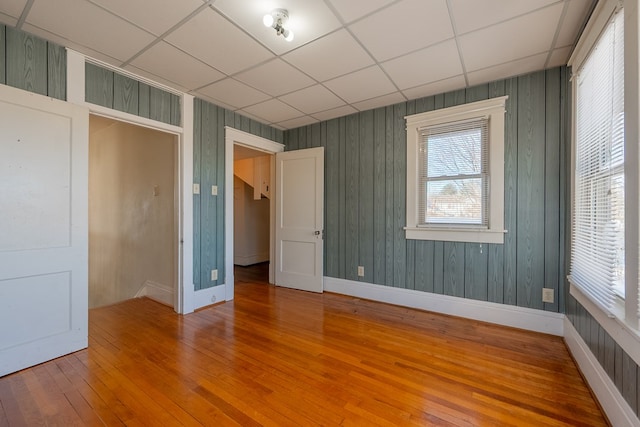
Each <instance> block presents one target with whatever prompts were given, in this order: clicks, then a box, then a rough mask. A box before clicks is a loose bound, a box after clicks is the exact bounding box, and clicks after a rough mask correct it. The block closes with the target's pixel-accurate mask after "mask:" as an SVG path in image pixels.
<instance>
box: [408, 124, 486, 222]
mask: <svg viewBox="0 0 640 427" xmlns="http://www.w3.org/2000/svg"><path fill="white" fill-rule="evenodd" d="M488 123H489V120H488V118H486V117H480V118H475V119H471V120H463V121H457V122H451V123H446V124H442V125H437V126H431V127H427V128H424V129H422V130H421V133H420V142H419V147H418V150H419V153H420V160H419V166H420V170H419V175H418V185H419V190H418V191H419V194H420V199H419V204H418V218H419V222H418V226H438V225H447V226H451V225H466V226H470V227H484V228H486V227H487V224H488V205H489V203H488V182H489V177H488V170H489V165H488V159H489V154H488V150H489V140H488Z"/></svg>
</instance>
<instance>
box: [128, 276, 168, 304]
mask: <svg viewBox="0 0 640 427" xmlns="http://www.w3.org/2000/svg"><path fill="white" fill-rule="evenodd" d="M140 297H148V298H151V299H152V300H154V301H158V302H159V303H162V304H165V305H168V306H170V307H173V288H172V287H171V286H167V285H163V284H162V283H157V282H154V281H151V280H147V281H146V282H144V283H143V284H142V286H141V287H140V289H139V290H138V292H136V295H135V298H140Z"/></svg>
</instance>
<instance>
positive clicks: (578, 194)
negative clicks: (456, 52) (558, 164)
mask: <svg viewBox="0 0 640 427" xmlns="http://www.w3.org/2000/svg"><path fill="white" fill-rule="evenodd" d="M574 81H575V83H574V85H575V89H576V96H575V110H576V116H575V146H574V150H575V153H574V186H573V217H572V225H573V227H572V238H571V268H570V276H569V280H570V282H571V284H572V285H573V286H575V287H577V288H579V289H580V291H582V292H583V293H584V294H585V295H586V296H587V297H589V298H590V299H591V300H592V301H593V302H594V303H595V304H596V305H598V306H599V307H600V308H601V309H603V310H605V311H606V312H607V313H613V312H614V311H615V309H614V306H615V305H616V304H615V303H616V300H617V299H618V298H622V299H623V298H624V297H625V149H624V144H625V132H624V15H623V10H622V9H620V10H619V11H617V12H616V13H614V15H613V16H612V17H611V19H610V20H609V22H608V23H607V25H606V27H605V28H604V31H603V32H602V33H601V34H600V37H599V38H598V40H597V41H596V43H595V45H594V47H593V49H592V50H591V52H590V53H589V54H588V56H586V58H585V60H584V62H583V63H582V64H581V66H580V67H579V68H578V71H577V73H576V75H575V76H574Z"/></svg>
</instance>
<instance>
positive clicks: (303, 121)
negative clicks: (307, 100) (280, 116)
mask: <svg viewBox="0 0 640 427" xmlns="http://www.w3.org/2000/svg"><path fill="white" fill-rule="evenodd" d="M318 122H319V120H318V119H315V118H313V117H311V116H302V117H298V118H296V119H291V120H285V121H283V122H280V123H278V125H280V126H282V127H283V128H285V129H295V128H299V127H300V126H307V125H311V124H313V123H318Z"/></svg>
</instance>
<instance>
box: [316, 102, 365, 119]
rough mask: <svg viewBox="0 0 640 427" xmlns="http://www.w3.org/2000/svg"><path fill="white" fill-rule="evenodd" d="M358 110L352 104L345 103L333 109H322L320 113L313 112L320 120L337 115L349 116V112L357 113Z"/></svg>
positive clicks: (333, 117)
mask: <svg viewBox="0 0 640 427" xmlns="http://www.w3.org/2000/svg"><path fill="white" fill-rule="evenodd" d="M357 112H358V110H356V109H355V108H353V107H352V106H351V105H343V106H342V107H338V108H334V109H332V110H327V111H320V112H318V113H313V117H315V118H316V119H318V120H323V121H324V120H331V119H335V118H336V117H342V116H348V115H349V114H353V113H357Z"/></svg>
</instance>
